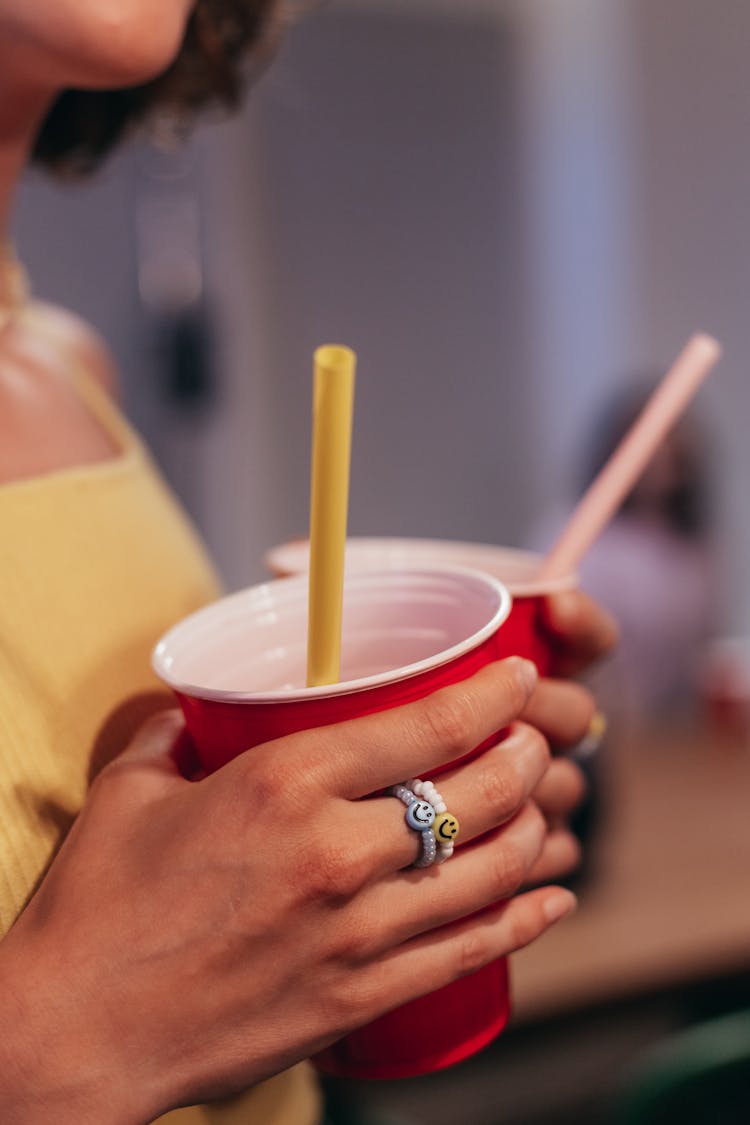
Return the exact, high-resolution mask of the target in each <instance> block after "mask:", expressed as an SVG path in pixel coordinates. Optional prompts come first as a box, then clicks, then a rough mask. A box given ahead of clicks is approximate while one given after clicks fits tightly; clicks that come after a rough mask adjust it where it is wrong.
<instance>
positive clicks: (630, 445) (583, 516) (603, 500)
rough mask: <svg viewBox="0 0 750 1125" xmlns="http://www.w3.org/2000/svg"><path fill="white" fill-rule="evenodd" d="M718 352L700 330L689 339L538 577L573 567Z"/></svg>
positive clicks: (554, 575)
mask: <svg viewBox="0 0 750 1125" xmlns="http://www.w3.org/2000/svg"><path fill="white" fill-rule="evenodd" d="M720 356H721V345H720V344H719V343H718V342H717V341H716V340H714V339H713V337H712V336H707V335H705V334H704V333H699V334H698V335H696V336H693V337H691V339H690V340H688V342H687V344H686V346H685V348H684V349H683V351H682V352H681V353H680V355H679V356H678V357H677V359H676V360H675V361H674V363H673V364H672V366H671V368H670V369H669V371H668V372H667V374H666V375H665V376H664V378H663V379H662V381H661V383H660V384H659V386H658V387H657V388H656V390H655V391H654V393H653V394H652V395H651V397H650V398H649V400H648V402H647V403H646V405H645V406H644V408H643V410H642V411H641V413H640V414H639V415H638V418H637V419H636V420H635V422H634V423H633V425H632V426H631V427H630V429H629V430H628V432H627V434H626V435H625V437H624V438H623V439H622V441H621V442H620V444H619V445H618V447H617V449H616V450H615V451H614V453H613V454H612V456H611V457H610V459H609V460H608V461H607V463H606V465H605V466H604V468H603V469H601V471H600V472H599V473H598V475H597V476H596V478H595V479H594V481H593V482H592V483H591V484H590V485H589V487H588V489H587V490H586V492H585V493H584V494H583V496H582V497H581V499H580V500H579V502H578V504H577V506H576V508H575V510H574V512H573V514H572V516H571V517H570V519H569V520H568V524H567V526H566V528H565V530H564V531H563V532H562V534H561V535H560V537H559V538H558V540H557V542H556V543H555V545H554V547H553V548H552V550H551V551H550V553H549V554H548V556H547V558H546V559H545V560H544V562H543V563H542V568H541V571H540V577H542V578H561V577H562V576H563V575H566V574H570V573H571V572H572V571H574V570H575V569H576V568H577V567H578V565H579V563H580V561H581V559H582V558H583V556H584V555H585V554H586V551H588V549H589V547H590V546H591V544H592V543H593V542H594V540H595V539H596V538H597V537H598V536H599V535H600V534H601V532H602V531H603V530H604V528H605V527H606V526H607V524H608V523H609V521H610V520H611V519H612V517H613V516H614V514H615V512H616V511H617V510H618V508H619V507H620V505H621V504H622V502H623V500H624V499H625V497H626V496H627V495H628V493H629V492H630V490H631V488H632V487H633V485H634V484H635V482H636V481H637V480H638V478H639V477H640V475H641V473H642V472H643V470H644V469H645V468H646V465H647V464H648V462H649V461H650V460H651V458H652V457H653V455H654V453H655V452H656V450H657V448H658V446H659V443H660V442H661V441H663V439H664V437H665V435H666V434H667V433H668V432H669V430H670V429H671V428H672V426H673V425H674V424H675V422H676V421H677V419H678V418H679V417H680V415H681V414H682V413H683V411H684V410H685V408H686V407H687V405H688V403H689V402H690V400H691V399H692V397H693V395H694V394H695V392H696V391H697V390H698V388H699V387H700V385H701V383H702V382H703V380H704V379H705V377H706V376H707V375H708V373H709V371H710V370H711V368H712V367H713V366H714V365H715V364H716V362H717V360H718V359H719V357H720Z"/></svg>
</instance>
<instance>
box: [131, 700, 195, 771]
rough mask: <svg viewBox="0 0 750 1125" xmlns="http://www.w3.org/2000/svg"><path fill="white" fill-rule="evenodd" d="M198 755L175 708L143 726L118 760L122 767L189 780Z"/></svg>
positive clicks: (163, 712)
mask: <svg viewBox="0 0 750 1125" xmlns="http://www.w3.org/2000/svg"><path fill="white" fill-rule="evenodd" d="M194 756H195V751H194V750H193V746H192V743H191V741H190V738H189V736H188V733H187V731H186V729H185V722H184V720H183V718H182V713H181V711H179V710H178V709H177V708H176V707H174V708H170V709H169V710H167V711H159V712H158V713H157V714H156V715H152V716H151V718H150V719H148V720H147V721H146V722H145V723H144V724H143V726H141V727H140V728H139V729H138V731H137V732H136V734H135V735H134V736H133V738H132V739H131V741H130V743H129V744H128V746H127V747H126V749H125V750H123V752H122V754H120V755H119V757H118V758H117V759H116V761H117V763H118V764H119V765H123V766H125V765H128V766H138V765H140V766H143V767H146V768H147V769H148V771H149V772H151V773H161V774H164V775H165V776H167V777H185V776H189V774H190V772H191V769H190V765H191V762H192V760H193V759H194Z"/></svg>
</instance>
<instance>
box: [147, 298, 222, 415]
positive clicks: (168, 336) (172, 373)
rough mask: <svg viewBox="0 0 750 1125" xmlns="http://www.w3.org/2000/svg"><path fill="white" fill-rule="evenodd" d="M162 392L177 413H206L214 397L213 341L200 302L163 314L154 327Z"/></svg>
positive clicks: (205, 314)
mask: <svg viewBox="0 0 750 1125" xmlns="http://www.w3.org/2000/svg"><path fill="white" fill-rule="evenodd" d="M156 334H157V341H158V342H157V347H158V351H159V359H160V370H161V371H162V372H163V377H164V383H163V393H164V395H165V397H166V399H167V401H168V402H169V403H170V405H173V406H175V407H177V408H178V409H179V410H201V411H203V410H205V409H206V408H207V407H208V406H210V405H211V404H212V403H213V401H214V398H215V395H216V373H215V367H214V354H215V352H214V340H213V334H212V331H211V323H210V319H209V315H208V311H207V309H206V308H205V307H204V304H203V302H196V303H195V304H193V305H190V306H187V307H185V308H182V309H179V310H177V311H176V312H175V313H174V314H172V315H164V316H163V317H162V318H161V319H160V321H159V322H158V323H157V325H156Z"/></svg>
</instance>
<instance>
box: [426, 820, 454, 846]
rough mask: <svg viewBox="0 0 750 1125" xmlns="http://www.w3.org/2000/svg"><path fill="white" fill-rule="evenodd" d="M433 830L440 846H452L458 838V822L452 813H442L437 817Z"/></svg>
mask: <svg viewBox="0 0 750 1125" xmlns="http://www.w3.org/2000/svg"><path fill="white" fill-rule="evenodd" d="M432 830H433V832H434V833H435V838H436V840H437V842H438V843H439V844H441V843H442V844H452V843H454V841H455V839H456V837H457V836H458V821H457V820H456V818H455V816H452V815H451V813H447V812H445V813H440V815H439V816H436V817H435V823H434V824H433V826H432Z"/></svg>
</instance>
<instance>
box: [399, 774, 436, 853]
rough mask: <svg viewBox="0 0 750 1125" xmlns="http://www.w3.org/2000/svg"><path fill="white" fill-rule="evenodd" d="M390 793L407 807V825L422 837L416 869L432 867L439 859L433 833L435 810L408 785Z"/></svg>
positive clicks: (400, 786)
mask: <svg viewBox="0 0 750 1125" xmlns="http://www.w3.org/2000/svg"><path fill="white" fill-rule="evenodd" d="M388 792H389V793H390V794H391V796H392V797H398V799H399V801H401V802H402V803H403V804H404V805H406V816H405V820H406V823H407V824H408V825H409V827H410V828H411V829H412V830H413V831H414V832H416V833H417V834H418V835H419V837H420V841H421V848H420V852H419V855H418V856H417V858H416V859H415V860H414V867H431V866H432V864H433V863H434V862H435V860H436V858H437V840H436V839H435V833H434V832H433V831H432V826H433V824H434V823H435V809H434V808H433V806H432V805H431V804H430V803H429V802H428V801H426V800H424V799H422V800H420V799H419V797H417V796H416V795H415V794H414V792H413V791H412V790H411V789H410V788H409V786H408V785H393V786H391V788H390V789H389V790H388Z"/></svg>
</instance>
